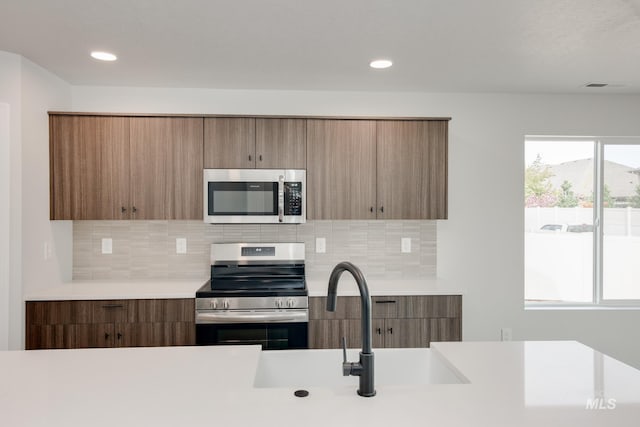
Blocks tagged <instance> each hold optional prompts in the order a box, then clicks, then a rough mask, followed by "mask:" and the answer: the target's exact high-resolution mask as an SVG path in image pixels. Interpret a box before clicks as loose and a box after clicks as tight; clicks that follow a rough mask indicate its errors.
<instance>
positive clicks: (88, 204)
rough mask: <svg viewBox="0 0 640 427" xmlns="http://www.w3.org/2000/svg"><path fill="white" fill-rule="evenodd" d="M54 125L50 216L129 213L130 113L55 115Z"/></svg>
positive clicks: (120, 215) (98, 216) (120, 216)
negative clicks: (122, 114) (103, 115)
mask: <svg viewBox="0 0 640 427" xmlns="http://www.w3.org/2000/svg"><path fill="white" fill-rule="evenodd" d="M49 128H50V129H49V131H50V132H49V133H50V178H51V179H50V185H51V212H50V217H51V219H78V220H82V219H123V218H124V219H126V218H128V215H129V211H128V206H129V118H128V117H95V116H51V117H50V119H49ZM123 209H124V210H123Z"/></svg>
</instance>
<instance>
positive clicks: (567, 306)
mask: <svg viewBox="0 0 640 427" xmlns="http://www.w3.org/2000/svg"><path fill="white" fill-rule="evenodd" d="M524 309H525V311H527V310H531V311H536V310H556V311H557V310H568V311H579V310H586V311H602V310H640V302H638V301H633V302H628V303H601V304H571V303H557V304H553V303H533V302H525V303H524Z"/></svg>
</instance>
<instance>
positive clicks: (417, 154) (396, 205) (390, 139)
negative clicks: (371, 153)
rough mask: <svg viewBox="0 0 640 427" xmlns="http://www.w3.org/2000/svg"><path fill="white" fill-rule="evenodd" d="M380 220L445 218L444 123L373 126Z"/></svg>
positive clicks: (431, 121) (385, 123)
mask: <svg viewBox="0 0 640 427" xmlns="http://www.w3.org/2000/svg"><path fill="white" fill-rule="evenodd" d="M376 134H377V173H378V181H377V202H378V216H377V217H378V218H381V219H446V218H447V121H444V120H437V121H436V120H430V121H426V120H425V121H391V120H389V121H379V122H377V129H376Z"/></svg>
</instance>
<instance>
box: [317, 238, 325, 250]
mask: <svg viewBox="0 0 640 427" xmlns="http://www.w3.org/2000/svg"><path fill="white" fill-rule="evenodd" d="M325 252H327V239H325V238H324V237H316V253H317V254H323V253H325Z"/></svg>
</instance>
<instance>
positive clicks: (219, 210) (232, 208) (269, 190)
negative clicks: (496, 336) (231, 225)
mask: <svg viewBox="0 0 640 427" xmlns="http://www.w3.org/2000/svg"><path fill="white" fill-rule="evenodd" d="M207 187H208V197H207V201H208V206H207V208H208V209H207V214H208V216H209V217H214V219H215V218H219V219H221V220H223V221H226V220H229V222H245V221H242V218H243V217H244V218H245V219H247V220H248V221H246V222H249V221H256V220H258V222H260V221H259V219H260V218H261V217H262V218H265V217H274V218H277V217H278V211H279V187H280V185H279V182H262V181H261V182H258V181H237V182H228V181H213V182H208V183H207ZM233 218H236V219H237V221H233Z"/></svg>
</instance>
